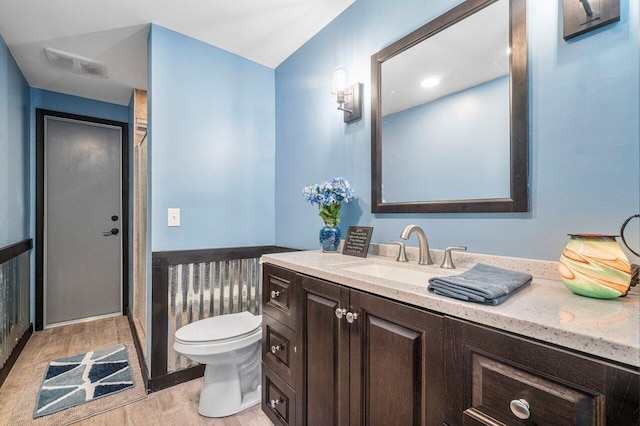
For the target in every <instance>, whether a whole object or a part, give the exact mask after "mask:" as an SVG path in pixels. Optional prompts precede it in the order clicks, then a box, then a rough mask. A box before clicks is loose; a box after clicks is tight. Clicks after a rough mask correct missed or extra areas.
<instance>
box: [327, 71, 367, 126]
mask: <svg viewBox="0 0 640 426" xmlns="http://www.w3.org/2000/svg"><path fill="white" fill-rule="evenodd" d="M361 90H362V84H361V83H355V84H351V82H350V80H349V70H348V69H347V68H346V67H343V66H339V67H335V68H334V69H333V75H332V79H331V95H332V97H333V100H334V101H336V102H337V103H338V109H339V110H340V111H343V112H344V122H345V123H350V122H352V121H355V120H357V119H359V118H361V117H362V105H361V102H360V93H361Z"/></svg>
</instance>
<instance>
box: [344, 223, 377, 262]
mask: <svg viewBox="0 0 640 426" xmlns="http://www.w3.org/2000/svg"><path fill="white" fill-rule="evenodd" d="M371 234H373V227H371V226H350V227H349V230H348V231H347V238H346V239H345V241H344V247H343V248H342V254H346V255H349V256H358V257H367V252H368V251H369V243H370V242H371Z"/></svg>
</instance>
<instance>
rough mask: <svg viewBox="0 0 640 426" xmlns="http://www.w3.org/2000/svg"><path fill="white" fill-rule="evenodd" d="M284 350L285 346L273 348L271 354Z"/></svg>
mask: <svg viewBox="0 0 640 426" xmlns="http://www.w3.org/2000/svg"><path fill="white" fill-rule="evenodd" d="M283 349H284V345H278V346H275V345H274V346H271V353H272V354H275V353H276V352H278V351H281V350H283Z"/></svg>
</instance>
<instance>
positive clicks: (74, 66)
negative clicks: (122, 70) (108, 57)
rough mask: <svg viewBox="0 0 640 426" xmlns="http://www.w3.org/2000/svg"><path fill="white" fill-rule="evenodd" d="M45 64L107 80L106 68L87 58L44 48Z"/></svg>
mask: <svg viewBox="0 0 640 426" xmlns="http://www.w3.org/2000/svg"><path fill="white" fill-rule="evenodd" d="M44 56H45V57H46V58H47V62H49V65H51V66H52V67H54V68H57V69H59V70H63V71H68V72H72V73H76V74H82V75H88V76H91V77H99V78H107V66H106V65H105V64H102V63H100V62H96V61H93V60H91V59H89V58H84V57H82V56H78V55H74V54H72V53H67V52H62V51H60V50H55V49H51V48H49V47H45V48H44Z"/></svg>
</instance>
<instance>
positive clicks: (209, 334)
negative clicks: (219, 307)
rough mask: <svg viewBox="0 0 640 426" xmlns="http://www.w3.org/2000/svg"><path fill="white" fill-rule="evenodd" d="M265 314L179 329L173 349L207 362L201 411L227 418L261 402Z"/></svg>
mask: <svg viewBox="0 0 640 426" xmlns="http://www.w3.org/2000/svg"><path fill="white" fill-rule="evenodd" d="M261 326H262V315H252V314H251V313H250V312H241V313H238V314H228V315H221V316H217V317H211V318H206V319H203V320H200V321H196V322H192V323H191V324H187V325H185V326H184V327H182V328H180V329H179V330H178V331H176V334H175V342H174V344H173V349H174V350H175V351H176V352H178V353H180V354H181V355H184V356H186V357H187V358H189V359H191V360H193V361H196V362H199V363H201V364H205V369H204V380H203V382H202V391H201V392H200V404H199V406H198V412H199V413H200V414H202V415H203V416H206V417H225V416H230V415H232V414H235V413H237V412H239V411H242V410H244V409H246V408H249V407H251V406H253V405H256V404H258V403H260V399H261V392H260V391H261V385H260V381H261V377H260V373H261V359H260V358H261V357H260V348H261V343H260V341H261V338H262V327H261Z"/></svg>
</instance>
